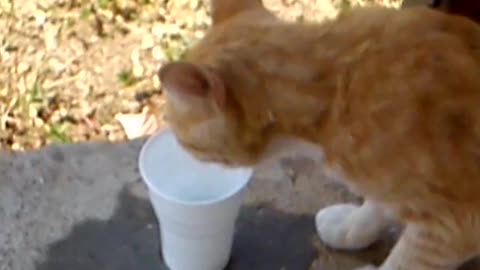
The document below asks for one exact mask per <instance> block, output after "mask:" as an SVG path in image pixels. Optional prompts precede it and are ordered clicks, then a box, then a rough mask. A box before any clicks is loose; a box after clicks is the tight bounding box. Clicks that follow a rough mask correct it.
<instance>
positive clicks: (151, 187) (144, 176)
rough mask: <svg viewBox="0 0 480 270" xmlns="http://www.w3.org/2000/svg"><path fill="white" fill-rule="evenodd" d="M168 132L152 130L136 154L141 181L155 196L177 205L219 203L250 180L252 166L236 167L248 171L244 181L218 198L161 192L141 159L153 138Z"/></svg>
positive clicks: (235, 192)
mask: <svg viewBox="0 0 480 270" xmlns="http://www.w3.org/2000/svg"><path fill="white" fill-rule="evenodd" d="M169 132H170V133H172V134H173V132H172V130H171V129H170V128H165V129H162V130H158V131H156V132H154V133H153V134H152V135H150V136H149V137H148V139H147V140H146V141H145V143H144V144H143V145H142V147H141V149H140V153H139V155H138V160H137V164H138V169H139V172H140V176H141V178H142V180H143V182H144V183H145V184H146V185H147V187H148V189H149V190H150V191H153V193H155V194H156V195H157V196H160V197H162V198H163V199H164V200H166V201H169V202H173V203H175V204H179V205H184V206H208V205H212V204H216V203H219V202H222V201H226V200H227V199H229V198H231V197H233V196H234V195H235V194H237V193H239V192H241V191H242V190H243V189H244V188H245V187H246V186H247V185H248V183H249V182H250V180H251V178H252V175H253V168H248V167H241V168H238V169H245V170H247V171H248V174H249V176H248V179H247V180H246V181H245V183H244V184H241V185H239V186H238V187H235V188H234V189H232V190H231V191H229V192H226V193H225V194H223V195H222V196H219V197H218V198H215V199H208V200H201V201H186V200H180V199H177V198H175V197H174V196H171V195H168V194H167V193H165V192H162V191H161V190H160V189H159V188H157V187H156V186H155V185H154V184H153V183H152V180H151V179H149V177H147V173H146V169H145V167H144V162H142V161H143V160H145V156H146V155H147V153H146V152H147V149H148V148H149V146H150V145H151V144H152V143H153V142H154V141H155V139H157V138H158V137H160V136H165V134H167V133H169ZM173 135H174V134H173Z"/></svg>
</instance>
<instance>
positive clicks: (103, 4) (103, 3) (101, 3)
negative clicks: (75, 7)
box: [97, 0, 113, 9]
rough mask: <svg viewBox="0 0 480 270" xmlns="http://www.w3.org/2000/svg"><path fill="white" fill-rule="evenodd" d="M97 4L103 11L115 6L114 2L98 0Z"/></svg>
mask: <svg viewBox="0 0 480 270" xmlns="http://www.w3.org/2000/svg"><path fill="white" fill-rule="evenodd" d="M97 4H98V6H99V7H100V8H101V9H108V8H109V7H110V6H111V5H112V4H113V0H97Z"/></svg>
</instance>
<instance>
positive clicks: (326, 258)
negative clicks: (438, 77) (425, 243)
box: [0, 140, 478, 270]
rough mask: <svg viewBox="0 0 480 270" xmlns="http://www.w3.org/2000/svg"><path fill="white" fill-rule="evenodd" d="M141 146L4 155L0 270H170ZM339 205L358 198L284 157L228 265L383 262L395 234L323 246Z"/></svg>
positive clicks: (255, 184)
mask: <svg viewBox="0 0 480 270" xmlns="http://www.w3.org/2000/svg"><path fill="white" fill-rule="evenodd" d="M142 143H143V140H136V141H133V142H130V143H119V144H100V143H99V144H80V145H70V146H50V147H47V148H44V149H42V150H40V151H37V152H30V153H2V154H1V155H0V175H1V178H0V270H64V269H65V270H84V269H99V270H103V269H108V270H131V269H143V270H150V269H152V270H153V269H167V268H166V267H165V265H164V264H163V263H162V258H161V255H160V251H159V241H158V239H159V236H158V233H157V223H156V220H155V217H154V214H153V212H152V209H151V207H150V204H149V202H148V200H147V198H146V189H145V186H144V185H143V183H142V182H141V180H140V176H139V174H138V170H137V166H136V162H137V155H138V151H139V149H140V147H141V145H142ZM341 201H358V198H355V197H354V196H352V195H351V194H350V193H348V192H347V191H346V190H345V189H344V188H343V187H342V186H340V185H339V184H337V183H335V182H333V181H331V180H329V179H327V178H326V177H324V176H323V175H322V170H321V164H314V163H313V162H311V161H309V160H306V159H296V160H288V159H285V160H281V161H280V162H279V163H278V165H277V166H273V167H270V168H264V169H262V170H261V171H258V172H257V173H256V174H255V176H254V179H253V180H252V182H251V185H250V187H249V192H248V195H247V200H246V202H245V205H244V207H243V208H242V210H241V213H240V216H239V219H238V224H237V233H236V236H235V243H234V247H233V253H232V259H231V262H230V264H229V266H228V269H229V270H247V269H249V270H270V269H271V270H279V269H283V270H303V269H305V270H307V269H308V270H349V269H351V268H353V267H355V266H359V265H361V264H364V263H367V262H373V263H379V262H381V261H382V260H383V258H384V257H385V256H386V254H387V253H388V249H389V247H390V246H391V245H392V243H393V242H392V241H393V240H394V239H395V234H396V233H395V231H392V233H391V234H390V235H385V239H383V240H382V241H380V242H379V243H378V244H376V245H374V246H373V247H371V248H370V249H368V250H365V251H362V252H350V253H349V252H340V251H334V250H331V249H328V248H326V247H324V246H323V245H322V244H321V243H320V241H319V239H318V237H317V235H316V233H315V228H314V214H315V213H316V212H317V210H318V209H320V208H322V207H324V206H326V205H330V204H332V203H336V202H341ZM476 266H477V267H476ZM477 268H478V265H476V264H473V265H472V266H471V267H469V268H468V269H477ZM192 270H193V269H192Z"/></svg>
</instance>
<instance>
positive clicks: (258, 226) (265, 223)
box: [36, 189, 316, 270]
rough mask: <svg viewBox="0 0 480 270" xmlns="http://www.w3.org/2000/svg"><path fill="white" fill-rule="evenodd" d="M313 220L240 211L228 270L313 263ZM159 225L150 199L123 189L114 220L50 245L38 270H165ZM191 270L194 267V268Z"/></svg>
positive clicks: (84, 225)
mask: <svg viewBox="0 0 480 270" xmlns="http://www.w3.org/2000/svg"><path fill="white" fill-rule="evenodd" d="M314 234H315V233H314V226H313V220H312V217H311V216H306V215H292V214H287V213H283V212H281V211H278V210H275V209H273V208H271V207H268V205H247V206H245V207H243V208H242V210H241V213H240V216H239V219H238V223H237V231H236V235H235V241H234V246H233V250H232V258H231V261H230V263H229V266H228V268H227V269H229V270H247V269H250V270H269V269H272V270H274V269H275V270H277V269H285V270H288V269H293V270H297V269H298V270H300V269H308V267H309V265H310V264H311V263H312V261H313V260H314V259H315V256H316V249H315V247H314V246H313V241H312V238H313V237H314ZM158 239H159V237H158V230H157V223H156V219H155V216H154V213H153V210H152V208H151V206H150V203H149V201H148V200H145V199H140V198H138V197H135V196H133V195H131V194H130V193H129V192H128V191H127V189H125V190H124V191H123V192H122V193H121V194H120V196H119V202H118V204H117V207H116V211H115V213H114V214H113V216H112V217H111V218H110V219H109V220H106V221H102V220H87V221H83V222H81V223H79V224H77V225H75V226H74V228H73V229H72V231H71V233H70V234H69V235H68V236H67V237H65V238H64V239H62V240H59V241H57V242H55V243H53V244H51V245H50V246H49V248H48V253H47V256H46V259H45V260H44V261H43V262H40V263H39V264H38V265H37V266H36V269H37V270H64V269H69V270H85V269H99V270H103V269H108V270H131V269H142V270H147V269H152V270H153V269H155V270H158V269H160V270H162V269H164V270H166V269H168V268H167V267H166V266H165V265H164V263H163V260H162V258H161V254H159V253H160V252H159V250H160V249H159V241H158ZM192 270H194V269H192Z"/></svg>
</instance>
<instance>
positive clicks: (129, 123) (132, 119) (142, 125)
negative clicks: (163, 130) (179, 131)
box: [115, 107, 159, 139]
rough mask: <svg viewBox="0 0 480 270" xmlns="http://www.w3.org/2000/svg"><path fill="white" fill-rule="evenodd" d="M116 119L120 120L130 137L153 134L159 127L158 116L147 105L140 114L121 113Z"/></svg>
mask: <svg viewBox="0 0 480 270" xmlns="http://www.w3.org/2000/svg"><path fill="white" fill-rule="evenodd" d="M115 119H116V120H117V121H118V122H120V125H121V126H122V127H123V129H124V130H125V134H126V135H127V138H128V139H135V138H140V137H143V136H148V135H151V134H153V133H154V132H155V131H156V130H157V129H158V128H159V126H158V121H157V118H156V116H155V115H154V114H153V113H151V111H150V110H149V109H148V108H147V107H145V108H144V109H143V110H142V112H141V113H138V114H122V113H119V114H117V115H115Z"/></svg>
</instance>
